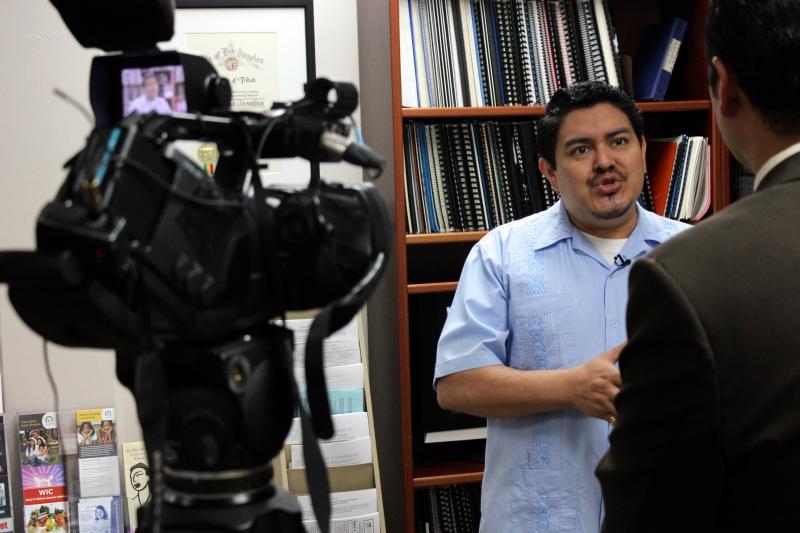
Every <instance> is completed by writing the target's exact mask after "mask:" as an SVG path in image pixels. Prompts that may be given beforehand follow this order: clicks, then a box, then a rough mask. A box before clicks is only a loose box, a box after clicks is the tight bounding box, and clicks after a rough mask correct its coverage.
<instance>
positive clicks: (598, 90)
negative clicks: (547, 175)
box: [536, 81, 644, 168]
mask: <svg viewBox="0 0 800 533" xmlns="http://www.w3.org/2000/svg"><path fill="white" fill-rule="evenodd" d="M598 104H611V105H613V106H614V107H616V108H617V109H619V110H620V111H622V112H623V113H625V115H626V116H627V117H628V119H629V120H630V122H631V127H632V128H633V131H634V133H635V134H636V137H637V138H638V139H639V142H640V143H641V141H642V132H643V129H644V126H643V122H642V115H641V113H639V110H638V109H637V108H636V103H635V102H634V101H633V99H632V98H631V97H630V96H628V95H627V94H626V93H625V92H624V91H622V90H621V89H619V88H617V87H613V86H611V85H608V84H607V83H603V82H599V81H584V82H579V83H575V84H573V85H570V86H569V87H568V88H566V89H559V90H557V91H556V92H555V93H554V94H553V96H552V97H551V98H550V101H549V102H547V106H546V107H545V109H544V116H543V117H542V118H541V119H539V124H538V132H537V135H536V139H537V141H538V145H539V155H540V156H541V157H543V158H544V159H545V160H547V162H548V163H550V166H552V167H553V168H556V156H555V150H556V141H557V139H558V132H559V130H560V129H561V124H562V123H563V122H564V118H565V117H566V116H567V115H568V114H569V113H571V112H572V111H575V110H576V109H587V108H590V107H594V106H596V105H598Z"/></svg>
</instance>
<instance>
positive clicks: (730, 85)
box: [711, 56, 744, 117]
mask: <svg viewBox="0 0 800 533" xmlns="http://www.w3.org/2000/svg"><path fill="white" fill-rule="evenodd" d="M711 68H713V69H714V71H715V72H716V73H717V84H716V87H712V88H711V90H712V91H713V92H714V96H715V97H716V99H717V100H718V101H719V112H720V113H721V114H722V116H724V117H731V116H733V115H735V114H736V113H737V112H738V111H739V109H740V107H741V105H742V103H743V102H742V97H743V96H744V93H743V92H742V88H741V87H739V82H738V79H737V78H736V73H735V72H734V71H733V70H732V69H731V68H730V67H729V66H728V65H727V64H726V63H725V62H724V61H723V60H722V59H720V58H718V57H716V56H715V57H713V58H712V59H711Z"/></svg>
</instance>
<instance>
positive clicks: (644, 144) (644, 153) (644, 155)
mask: <svg viewBox="0 0 800 533" xmlns="http://www.w3.org/2000/svg"><path fill="white" fill-rule="evenodd" d="M642 162H643V164H644V173H645V174H647V139H645V138H644V135H642Z"/></svg>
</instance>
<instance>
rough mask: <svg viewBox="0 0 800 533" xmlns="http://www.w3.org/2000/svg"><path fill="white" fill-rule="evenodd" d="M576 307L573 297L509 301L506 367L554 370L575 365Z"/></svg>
mask: <svg viewBox="0 0 800 533" xmlns="http://www.w3.org/2000/svg"><path fill="white" fill-rule="evenodd" d="M575 305H576V298H575V296H574V295H572V294H566V293H556V294H543V295H537V296H529V297H525V298H512V299H511V300H509V311H508V316H509V329H510V331H511V336H510V339H511V341H510V346H509V348H510V349H509V363H508V364H509V366H511V367H512V368H517V369H520V370H554V369H557V368H569V367H572V366H574V365H575V362H576V361H575V345H576V343H575V325H574V321H575Z"/></svg>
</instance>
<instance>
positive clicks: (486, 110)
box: [402, 100, 711, 119]
mask: <svg viewBox="0 0 800 533" xmlns="http://www.w3.org/2000/svg"><path fill="white" fill-rule="evenodd" d="M636 106H637V107H638V108H639V109H640V110H641V111H642V112H643V113H669V112H683V111H708V110H710V109H711V102H710V101H709V100H680V101H676V102H637V103H636ZM402 114H403V118H427V119H436V118H493V117H495V118H496V117H540V116H542V115H543V114H544V107H542V106H540V105H534V106H496V107H425V108H416V107H415V108H411V107H406V108H403V111H402Z"/></svg>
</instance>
